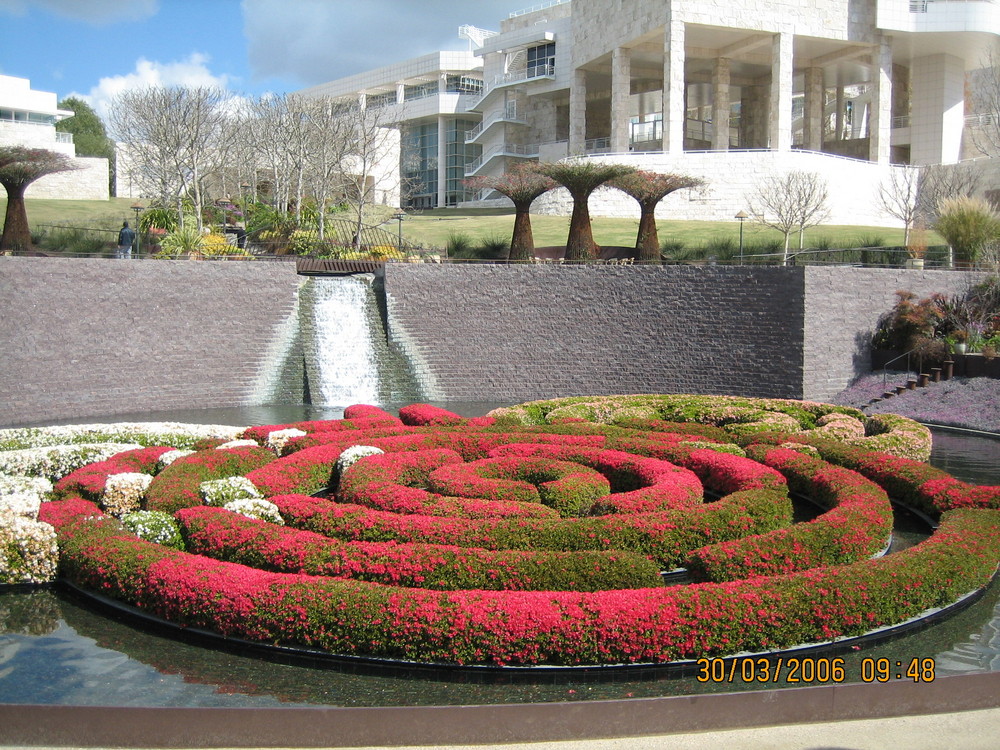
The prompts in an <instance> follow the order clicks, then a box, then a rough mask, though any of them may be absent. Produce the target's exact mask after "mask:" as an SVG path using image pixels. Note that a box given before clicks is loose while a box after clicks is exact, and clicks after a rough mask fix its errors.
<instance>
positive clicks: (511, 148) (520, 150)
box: [465, 143, 538, 177]
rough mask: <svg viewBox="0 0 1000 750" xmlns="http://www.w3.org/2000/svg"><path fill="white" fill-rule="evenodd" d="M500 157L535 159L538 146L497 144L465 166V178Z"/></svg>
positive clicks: (534, 144) (533, 144) (535, 144)
mask: <svg viewBox="0 0 1000 750" xmlns="http://www.w3.org/2000/svg"><path fill="white" fill-rule="evenodd" d="M500 156H513V157H517V158H520V159H537V158H538V144H537V143H532V144H522V143H499V144H497V145H496V146H493V147H492V148H490V149H489V150H488V151H485V152H484V153H483V155H482V156H480V157H479V158H478V159H474V160H472V161H470V162H468V163H466V165H465V176H466V177H472V176H473V175H474V174H476V173H477V172H478V171H479V170H480V169H482V168H483V167H484V166H486V164H488V163H489V162H490V161H492V160H493V159H495V158H497V157H500Z"/></svg>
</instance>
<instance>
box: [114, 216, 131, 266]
mask: <svg viewBox="0 0 1000 750" xmlns="http://www.w3.org/2000/svg"><path fill="white" fill-rule="evenodd" d="M134 243H135V230H133V229H131V228H130V227H129V225H128V222H127V221H124V222H122V228H121V230H120V231H119V232H118V249H117V250H116V251H115V257H116V258H121V259H123V260H129V259H130V258H131V257H132V245H133V244H134Z"/></svg>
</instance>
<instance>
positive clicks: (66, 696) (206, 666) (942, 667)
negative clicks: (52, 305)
mask: <svg viewBox="0 0 1000 750" xmlns="http://www.w3.org/2000/svg"><path fill="white" fill-rule="evenodd" d="M499 405H501V404H488V405H487V404H453V403H449V404H442V406H446V407H447V408H450V409H452V410H453V411H457V412H458V413H460V414H465V415H468V416H472V415H474V414H482V413H484V412H485V411H487V410H488V409H489V408H492V407H494V406H499ZM339 416H340V414H339V413H338V410H337V409H317V408H315V407H309V406H297V407H249V408H243V409H215V410H202V411H199V412H165V413H159V414H155V415H151V414H143V415H120V416H116V417H115V418H114V420H112V419H107V418H105V419H102V420H101V421H115V420H120V419H135V420H140V419H141V421H150V420H172V421H173V420H176V421H198V422H203V423H205V422H211V423H224V424H278V423H282V422H289V421H298V420H302V419H319V418H336V417H339ZM77 421H79V420H77ZM998 446H1000V442H998V441H996V440H989V439H985V438H982V437H977V436H969V435H963V434H956V433H936V435H935V451H934V456H933V457H932V463H934V464H935V465H937V466H939V467H941V468H944V469H946V470H948V471H949V472H952V473H953V474H955V475H956V476H958V477H960V478H962V479H964V480H966V481H973V482H977V483H980V484H998V483H1000V476H998V471H1000V469H998V466H997V461H996V458H995V457H996V455H997V452H998ZM908 523H910V522H908V521H907V522H904V525H905V524H908ZM925 657H934V659H935V662H936V671H937V675H938V676H945V675H952V674H969V673H975V672H987V671H1000V584H994V585H993V586H992V587H991V588H990V590H988V591H987V592H986V595H985V596H983V597H982V598H981V599H980V600H978V601H977V602H976V603H974V604H972V605H971V606H970V607H968V608H967V609H965V610H963V611H961V612H959V613H958V614H956V615H954V616H953V617H951V618H949V619H947V620H945V621H944V622H941V623H939V624H937V625H934V626H932V627H929V628H926V629H924V630H921V631H919V632H916V633H913V634H911V635H908V636H906V637H903V638H900V639H898V640H894V641H890V642H888V643H883V644H881V645H878V646H874V647H870V648H865V649H864V650H862V651H857V652H851V653H847V654H844V655H843V658H844V660H845V673H846V675H847V681H849V682H858V681H860V679H861V662H862V659H869V658H871V659H879V658H886V659H889V660H891V661H893V662H895V661H901V662H904V663H908V662H909V661H910V660H911V659H913V658H920V659H922V658H925ZM461 679H462V678H460V677H454V678H451V679H449V678H443V677H441V676H440V675H437V674H434V675H428V674H419V675H409V676H407V677H401V676H395V675H388V674H387V675H368V674H355V673H352V672H351V671H344V670H338V669H336V668H324V669H318V668H312V667H303V666H291V665H287V664H278V663H272V662H269V661H264V660H261V659H254V658H247V657H243V656H238V655H234V654H232V653H229V652H225V651H217V650H213V649H208V648H203V647H199V646H194V645H191V644H188V643H183V642H179V641H175V640H172V639H168V638H163V637H160V636H156V635H152V634H150V633H148V632H144V631H142V630H139V629H136V628H134V627H131V626H128V625H125V624H122V623H120V622H116V621H114V620H112V619H109V618H107V617H106V616H103V615H99V614H96V613H94V612H93V611H91V610H89V609H87V608H84V607H81V606H79V605H77V604H75V603H74V602H73V601H71V600H70V599H69V598H67V597H66V596H64V595H63V594H60V593H57V592H55V591H53V590H36V591H24V590H8V591H5V592H2V593H0V703H38V704H57V705H105V706H275V705H330V706H421V705H463V704H465V705H468V704H498V703H542V702H555V701H566V700H598V699H620V698H646V697H661V696H672V695H692V694H702V693H705V694H707V693H725V692H733V691H734V690H740V691H742V690H753V689H773V688H774V687H776V685H775V684H774V683H752V682H751V683H739V684H737V685H733V684H726V683H701V682H699V681H698V680H697V679H696V678H695V677H671V676H661V675H658V676H646V677H643V676H641V675H640V676H638V677H637V676H636V675H635V674H630V675H628V676H627V677H623V678H622V679H620V680H618V679H615V680H614V681H608V680H607V679H605V680H604V681H602V682H589V681H587V680H586V679H585V678H582V677H578V676H577V675H572V674H570V675H566V674H561V675H558V676H557V675H551V676H549V677H548V678H547V679H546V678H545V677H539V678H538V679H534V680H533V681H531V682H525V681H523V680H521V679H517V680H515V679H513V678H512V679H511V680H510V681H509V682H505V681H492V682H489V683H484V682H478V681H477V682H473V681H466V682H463V681H461ZM778 686H781V685H780V684H779V685H778ZM787 686H789V687H804V686H806V685H802V684H798V685H787Z"/></svg>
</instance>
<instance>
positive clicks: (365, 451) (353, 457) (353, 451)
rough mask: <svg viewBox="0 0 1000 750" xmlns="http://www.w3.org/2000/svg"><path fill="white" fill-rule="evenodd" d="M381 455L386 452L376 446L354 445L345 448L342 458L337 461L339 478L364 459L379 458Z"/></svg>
mask: <svg viewBox="0 0 1000 750" xmlns="http://www.w3.org/2000/svg"><path fill="white" fill-rule="evenodd" d="M381 453H385V451H384V450H382V449H381V448H376V447H375V446H374V445H352V446H351V447H350V448H345V449H344V452H343V453H341V454H340V458H338V459H337V476H338V477H342V476H344V472H345V471H347V470H348V469H350V468H351V467H352V466H354V464H356V463H357V462H358V461H360V460H361V459H362V458H365V457H367V456H377V455H379V454H381Z"/></svg>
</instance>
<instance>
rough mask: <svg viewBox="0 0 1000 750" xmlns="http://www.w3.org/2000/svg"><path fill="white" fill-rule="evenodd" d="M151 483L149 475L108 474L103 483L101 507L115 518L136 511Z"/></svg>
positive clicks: (133, 473) (131, 473) (151, 478)
mask: <svg viewBox="0 0 1000 750" xmlns="http://www.w3.org/2000/svg"><path fill="white" fill-rule="evenodd" d="M152 481H153V477H152V476H151V475H149V474H140V473H138V472H126V473H122V474H110V475H109V476H108V478H107V480H106V481H105V483H104V494H103V495H102V496H101V507H102V508H103V509H104V510H106V511H107V512H108V513H109V514H110V515H112V516H115V517H116V518H121V517H122V516H123V515H125V514H126V513H129V512H131V511H133V510H138V509H139V505H140V504H141V503H142V497H143V495H144V494H145V492H146V490H147V489H148V488H149V484H150V482H152Z"/></svg>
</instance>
